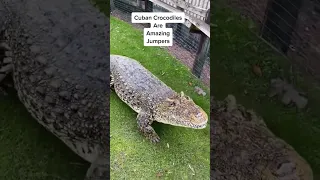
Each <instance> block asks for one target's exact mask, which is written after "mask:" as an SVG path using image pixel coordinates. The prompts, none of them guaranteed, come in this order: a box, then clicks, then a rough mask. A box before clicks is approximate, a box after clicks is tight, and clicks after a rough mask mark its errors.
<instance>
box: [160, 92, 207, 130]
mask: <svg viewBox="0 0 320 180" xmlns="http://www.w3.org/2000/svg"><path fill="white" fill-rule="evenodd" d="M155 120H156V121H158V122H161V123H164V124H171V125H174V126H182V127H189V128H194V129H203V128H205V127H206V125H207V122H208V115H207V114H206V112H204V110H203V109H202V108H201V107H199V106H198V105H196V104H195V103H194V102H193V100H192V99H191V98H190V97H188V96H186V95H184V93H183V92H181V93H180V94H175V95H174V96H173V97H170V98H167V99H166V100H165V101H163V102H162V103H161V104H159V105H158V106H157V108H156V109H155Z"/></svg>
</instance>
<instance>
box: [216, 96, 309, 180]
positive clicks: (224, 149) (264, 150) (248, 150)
mask: <svg viewBox="0 0 320 180" xmlns="http://www.w3.org/2000/svg"><path fill="white" fill-rule="evenodd" d="M211 106H212V111H211V117H213V120H212V121H211V123H212V125H211V152H212V154H211V174H212V177H211V179H212V180H258V179H259V180H313V172H312V169H311V167H310V165H309V164H308V163H307V162H306V161H305V160H304V159H303V158H302V157H301V156H300V155H299V154H298V153H297V152H296V151H295V150H294V149H293V147H291V146H290V145H289V144H287V143H286V142H284V141H283V140H281V139H280V138H278V137H276V136H275V135H274V134H273V133H272V132H271V131H270V130H269V129H268V128H267V126H266V124H265V122H264V121H263V119H262V118H261V117H259V116H257V115H256V113H255V112H254V111H252V110H247V109H245V108H244V107H243V106H241V105H239V104H237V103H236V98H235V97H234V96H233V95H229V96H227V98H226V99H225V100H224V101H215V100H212V101H211Z"/></svg>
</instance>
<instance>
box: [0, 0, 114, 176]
mask: <svg viewBox="0 0 320 180" xmlns="http://www.w3.org/2000/svg"><path fill="white" fill-rule="evenodd" d="M108 23H109V20H108V18H107V17H106V16H105V15H104V14H102V13H101V12H99V10H98V9H96V8H95V7H94V6H93V5H92V4H91V3H90V1H88V0H76V1H75V0H54V1H53V0H30V1H19V0H1V2H0V28H3V29H2V30H3V31H2V33H1V35H2V37H0V38H1V39H2V40H4V42H1V47H2V50H5V55H6V57H5V59H4V60H3V61H2V62H1V63H0V66H2V67H0V71H1V75H2V77H3V75H5V74H8V73H10V72H12V74H13V81H14V86H15V89H16V90H17V93H18V97H19V99H20V101H21V102H22V103H23V104H24V106H25V107H26V108H27V110H28V112H29V113H30V114H31V115H32V116H33V117H34V118H35V119H36V120H37V121H38V122H39V123H40V124H41V125H43V126H44V127H45V128H46V129H47V130H48V131H50V132H51V133H53V134H54V135H55V136H57V137H58V138H59V139H60V140H62V141H63V142H64V143H65V144H66V145H67V146H68V147H69V148H70V149H71V150H72V151H74V152H75V153H77V154H78V155H79V156H80V157H82V158H83V159H85V160H86V161H88V162H90V163H91V166H90V168H89V169H88V171H87V175H86V179H96V180H97V179H100V180H104V179H109V178H108V177H107V175H108V173H109V171H110V170H109V121H108V119H109V100H108V98H109V95H108V92H109V89H110V88H109V77H108V76H109V72H110V63H109V55H108V54H109V38H108V34H109V32H108V30H109V25H108ZM8 59H9V60H8Z"/></svg>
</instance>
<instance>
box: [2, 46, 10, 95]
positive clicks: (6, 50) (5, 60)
mask: <svg viewBox="0 0 320 180" xmlns="http://www.w3.org/2000/svg"><path fill="white" fill-rule="evenodd" d="M10 50H11V48H10V47H9V46H8V44H6V43H4V42H2V43H0V58H1V60H0V84H1V85H3V84H2V83H3V80H4V79H5V78H6V77H7V76H8V75H9V74H10V73H11V72H12V70H13V64H12V58H11V51H10ZM0 95H7V92H6V90H5V89H4V88H3V87H1V86H0Z"/></svg>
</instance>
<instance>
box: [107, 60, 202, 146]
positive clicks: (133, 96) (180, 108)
mask: <svg viewBox="0 0 320 180" xmlns="http://www.w3.org/2000/svg"><path fill="white" fill-rule="evenodd" d="M110 71H111V74H110V75H111V83H110V86H111V87H112V88H113V89H114V91H115V93H116V94H117V95H118V96H119V98H120V99H121V100H122V101H124V102H125V103H126V104H127V105H129V106H130V107H131V108H132V109H133V110H134V111H136V112H137V113H138V116H137V121H138V128H139V130H140V131H141V132H142V134H143V135H144V136H146V138H147V139H150V140H151V141H152V142H159V141H160V138H159V136H158V135H157V133H156V132H155V131H154V129H153V128H152V127H151V124H152V122H153V121H157V122H161V123H165V124H170V125H174V126H182V127H189V128H194V129H202V128H205V127H206V124H207V121H208V116H207V114H206V113H205V112H204V111H203V110H202V109H201V108H200V107H199V106H197V105H196V104H195V103H194V102H193V101H192V99H191V98H189V97H188V96H186V95H184V94H183V92H181V94H178V93H176V92H175V91H173V90H172V89H171V88H170V87H168V86H167V85H165V84H164V83H163V82H161V80H159V79H158V78H157V77H155V76H154V75H153V74H151V72H149V71H148V70H147V69H146V68H144V67H143V66H142V65H141V64H140V63H138V62H137V61H136V60H134V59H131V58H128V57H125V56H119V55H111V56H110Z"/></svg>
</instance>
